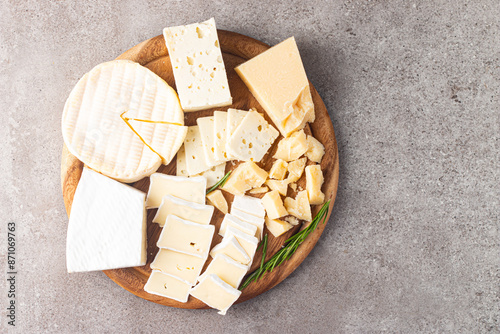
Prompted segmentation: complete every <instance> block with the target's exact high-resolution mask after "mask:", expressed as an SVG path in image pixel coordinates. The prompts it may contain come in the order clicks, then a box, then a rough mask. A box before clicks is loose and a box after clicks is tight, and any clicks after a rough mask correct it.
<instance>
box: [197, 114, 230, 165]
mask: <svg viewBox="0 0 500 334" xmlns="http://www.w3.org/2000/svg"><path fill="white" fill-rule="evenodd" d="M196 124H198V128H199V129H200V136H201V142H202V145H203V151H204V153H205V160H206V161H207V164H208V165H210V166H211V167H212V166H216V165H219V164H221V163H223V162H224V161H225V160H223V159H221V160H218V159H217V158H216V157H215V117H214V116H207V117H199V118H197V119H196Z"/></svg>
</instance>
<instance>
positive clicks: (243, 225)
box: [219, 214, 257, 236]
mask: <svg viewBox="0 0 500 334" xmlns="http://www.w3.org/2000/svg"><path fill="white" fill-rule="evenodd" d="M229 226H232V227H235V228H237V229H238V230H240V231H242V232H244V233H246V234H248V235H257V226H256V225H253V224H250V223H247V222H245V221H243V220H241V219H239V218H237V217H235V216H233V215H231V214H226V215H225V216H224V219H222V223H221V225H220V229H219V235H222V236H224V233H226V229H227V228H228V227H229Z"/></svg>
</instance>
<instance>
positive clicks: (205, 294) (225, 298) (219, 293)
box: [190, 274, 241, 315]
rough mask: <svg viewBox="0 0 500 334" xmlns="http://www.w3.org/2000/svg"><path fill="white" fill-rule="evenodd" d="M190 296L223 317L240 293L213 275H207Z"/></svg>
mask: <svg viewBox="0 0 500 334" xmlns="http://www.w3.org/2000/svg"><path fill="white" fill-rule="evenodd" d="M190 293H191V296H193V297H195V298H196V299H199V300H201V301H202V302H204V303H205V304H207V305H208V306H210V307H212V308H215V309H218V310H219V314H222V315H225V314H226V312H227V310H228V309H229V307H231V305H233V303H234V302H235V301H236V300H237V299H238V298H239V297H240V295H241V291H239V290H238V289H235V288H233V287H232V286H231V285H229V284H227V283H226V282H224V281H223V280H222V279H220V278H219V276H217V275H215V274H210V275H207V276H205V277H204V278H203V280H201V282H200V284H198V285H197V286H195V287H194V288H193V289H191V292H190Z"/></svg>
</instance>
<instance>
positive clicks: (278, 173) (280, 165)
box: [269, 159, 288, 180]
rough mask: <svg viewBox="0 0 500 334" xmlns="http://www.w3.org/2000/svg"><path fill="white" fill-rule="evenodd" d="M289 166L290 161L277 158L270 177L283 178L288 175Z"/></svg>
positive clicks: (270, 171)
mask: <svg viewBox="0 0 500 334" xmlns="http://www.w3.org/2000/svg"><path fill="white" fill-rule="evenodd" d="M287 167H288V163H287V162H286V161H285V160H281V159H278V160H276V161H275V162H274V163H273V166H272V167H271V169H270V170H269V178H271V179H275V180H283V179H284V178H285V175H286V171H287Z"/></svg>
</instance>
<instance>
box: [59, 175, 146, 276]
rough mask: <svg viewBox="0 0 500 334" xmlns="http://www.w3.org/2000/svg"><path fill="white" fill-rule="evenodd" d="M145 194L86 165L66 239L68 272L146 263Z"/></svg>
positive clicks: (74, 202)
mask: <svg viewBox="0 0 500 334" xmlns="http://www.w3.org/2000/svg"><path fill="white" fill-rule="evenodd" d="M145 198H146V195H145V194H144V193H143V192H142V191H140V190H137V189H135V188H132V187H130V186H128V185H126V184H123V183H120V182H117V181H115V180H112V179H110V178H108V177H106V176H104V175H101V174H99V173H97V172H94V171H92V170H91V169H89V168H87V167H84V168H83V172H82V176H81V178H80V181H79V183H78V187H77V188H76V191H75V196H74V198H73V204H72V207H71V214H70V217H69V225H68V236H67V242H66V265H67V269H68V272H81V271H92V270H108V269H116V268H126V267H137V266H143V265H145V264H146V212H145V211H146V210H145V208H144V200H145Z"/></svg>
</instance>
